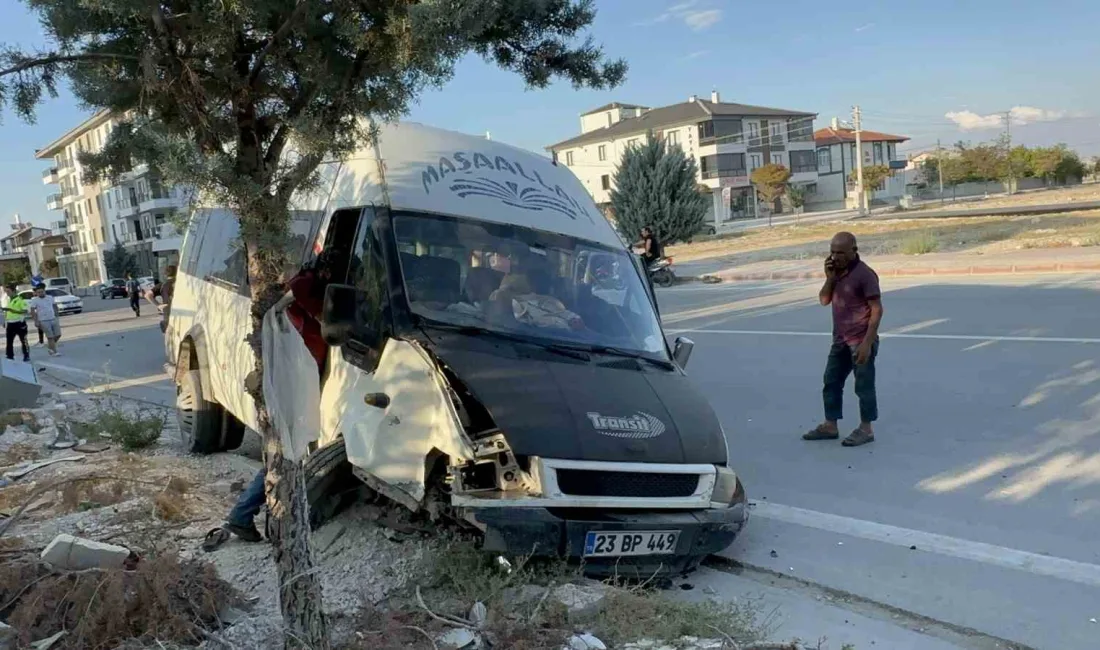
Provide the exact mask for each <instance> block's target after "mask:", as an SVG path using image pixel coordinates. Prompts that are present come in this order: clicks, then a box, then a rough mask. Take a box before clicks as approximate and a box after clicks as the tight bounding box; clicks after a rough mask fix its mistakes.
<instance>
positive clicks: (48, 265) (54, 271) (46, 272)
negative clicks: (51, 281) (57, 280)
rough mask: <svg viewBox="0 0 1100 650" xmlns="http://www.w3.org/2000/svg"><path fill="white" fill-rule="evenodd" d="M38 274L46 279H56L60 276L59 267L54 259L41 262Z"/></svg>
mask: <svg viewBox="0 0 1100 650" xmlns="http://www.w3.org/2000/svg"><path fill="white" fill-rule="evenodd" d="M38 274H39V275H41V276H42V277H46V278H50V277H56V276H58V275H60V274H61V265H60V264H58V263H57V260H55V259H48V260H43V261H42V263H41V264H39V265H38Z"/></svg>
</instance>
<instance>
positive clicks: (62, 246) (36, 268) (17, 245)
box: [0, 215, 69, 273]
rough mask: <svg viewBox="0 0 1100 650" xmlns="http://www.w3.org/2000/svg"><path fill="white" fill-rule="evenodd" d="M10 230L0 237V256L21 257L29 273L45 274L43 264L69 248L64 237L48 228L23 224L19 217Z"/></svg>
mask: <svg viewBox="0 0 1100 650" xmlns="http://www.w3.org/2000/svg"><path fill="white" fill-rule="evenodd" d="M11 230H12V232H11V234H8V235H5V236H4V237H0V255H4V256H9V257H10V258H11V259H13V260H14V259H15V258H16V257H17V256H22V257H23V259H24V260H25V261H26V263H27V267H28V268H30V270H31V273H45V271H44V270H43V268H42V265H43V263H44V262H46V261H48V260H54V259H57V256H58V255H59V254H63V253H64V252H65V250H66V249H67V248H68V246H69V242H68V240H67V239H66V238H65V237H61V236H58V235H55V234H53V232H52V231H51V230H50V229H49V228H40V227H38V226H32V225H30V224H28V223H24V222H23V221H22V220H21V219H20V218H19V215H15V221H14V223H12V224H11Z"/></svg>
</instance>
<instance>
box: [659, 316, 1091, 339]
mask: <svg viewBox="0 0 1100 650" xmlns="http://www.w3.org/2000/svg"><path fill="white" fill-rule="evenodd" d="M673 316H675V314H669V315H668V317H669V318H671V317H673ZM667 331H668V333H669V334H739V335H748V336H818V337H823V336H832V333H831V332H797V331H787V330H716V329H670V330H667ZM879 336H880V337H882V338H884V339H928V340H933V341H1005V342H1017V343H1100V338H1088V337H1083V336H1082V337H1077V336H997V335H993V334H900V333H888V332H883V333H881V334H879Z"/></svg>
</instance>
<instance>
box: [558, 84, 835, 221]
mask: <svg viewBox="0 0 1100 650" xmlns="http://www.w3.org/2000/svg"><path fill="white" fill-rule="evenodd" d="M815 117H816V114H814V113H806V112H802V111H791V110H785V109H780V108H767V107H763V106H750V105H747V104H735V103H729V102H723V101H721V98H720V97H719V94H718V93H717V92H713V93H711V96H710V100H709V101H708V100H706V99H700V98H699V97H697V96H694V95H693V96H691V97H689V98H688V100H687V101H686V102H684V103H680V104H673V105H671V106H664V107H662V108H647V107H645V106H638V105H634V104H621V103H618V102H615V103H611V104H608V105H606V106H601V107H599V108H597V109H594V110H591V111H589V112H587V113H585V114H584V115H581V134H580V135H579V136H577V137H574V138H570V139H569V140H565V141H564V142H559V143H557V144H553V145H550V146H549V147H547V150H548V151H549V152H550V153H551V155H552V156H553V158H554V160H556V161H557V162H558V163H559V164H564V165H565V166H567V167H569V168H570V169H571V170H572V171H573V173H574V174H576V175H577V177H578V178H579V179H580V180H581V182H582V183H584V186H585V187H586V188H587V189H588V191H589V192H590V193H591V194H592V196H593V198H594V199H595V200H596V203H597V204H600V206H601V207H606V205H607V204H609V202H610V200H611V199H610V190H611V188H612V186H613V183H614V177H615V169H616V167H617V166H618V163H619V160H620V159H621V158H622V155H623V152H624V151H625V150H626V149H627V148H628V147H630V146H632V145H635V144H642V143H645V142H648V140H649V138H651V137H652V138H662V139H664V140H665V142H667V143H668V144H669V145H672V146H678V147H681V148H682V149H683V150H684V151H685V152H686V153H687V154H688V155H689V156H692V157H693V158H694V159H695V162H696V167H697V168H698V181H699V184H700V185H701V186H702V187H705V188H706V190H707V191H708V192H709V193H710V194H711V206H710V209H709V211H708V215H707V219H708V220H709V221H713V222H714V223H715V224H718V223H721V222H723V221H728V220H730V219H738V218H751V217H754V216H756V205H755V202H754V201H753V200H752V197H753V191H752V187H751V183H750V182H749V177H750V174H752V171H753V170H754V169H756V168H757V167H761V166H763V165H766V164H769V163H776V164H780V165H783V166H784V167H787V168H788V169H790V170H791V172H792V175H791V180H790V182H791V183H792V184H797V185H806V186H809V189H810V190H811V191H812V190H813V186H814V184H815V183H816V182H817V161H816V154H815V145H814V139H813V121H814V118H815ZM773 210H781V206H778V205H777V206H774V207H773Z"/></svg>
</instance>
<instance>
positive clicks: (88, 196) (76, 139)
mask: <svg viewBox="0 0 1100 650" xmlns="http://www.w3.org/2000/svg"><path fill="white" fill-rule="evenodd" d="M120 122H121V119H119V117H118V116H116V115H112V114H111V113H109V112H107V111H100V112H98V113H96V114H95V115H93V116H91V117H90V118H88V119H87V120H85V121H84V122H82V123H81V124H79V125H78V126H76V127H75V128H73V129H72V130H70V131H69V132H67V133H65V134H64V135H62V136H61V137H59V138H58V139H57V140H54V141H53V142H51V143H50V144H48V145H46V146H45V147H43V148H42V149H39V150H37V151H35V158H37V159H39V160H47V161H50V162H51V166H50V167H49V168H48V169H46V170H45V171H44V172H43V173H42V182H43V183H44V184H46V185H56V186H57V187H58V191H57V192H55V193H52V194H50V195H49V196H47V197H46V207H47V208H49V209H51V210H59V211H61V213H62V214H63V216H64V220H63V223H64V235H65V237H66V238H67V239H68V241H69V252H67V253H65V254H62V255H58V257H57V261H58V264H59V266H60V267H61V274H62V275H64V276H67V277H68V278H69V279H71V280H72V281H73V284H74V285H75V286H78V287H86V286H89V285H93V284H97V283H99V282H103V281H106V280H107V279H108V277H107V269H106V266H105V264H104V252H105V251H107V250H109V249H110V248H112V247H114V245H115V243H116V242H119V243H121V244H123V245H124V246H125V247H126V248H127V249H128V250H130V252H132V253H133V254H134V256H135V258H136V259H137V262H138V268H139V270H140V272H141V273H142V274H149V275H160V276H162V277H163V275H164V272H165V268H166V267H167V266H168V265H170V264H176V263H177V261H178V259H179V246H180V243H181V237H180V235H179V233H177V232H176V231H175V229H174V228H173V227H172V226H171V224H170V216H171V214H172V212H173V211H175V210H180V209H185V208H186V207H187V204H188V196H187V193H186V191H184V190H182V189H181V188H165V187H164V186H163V185H162V184H161V182H160V180H159V179H158V178H156V176H155V175H154V174H152V173H151V172H150V170H149V169H148V166H146V165H135V166H134V167H133V168H132V169H130V170H128V171H126V172H125V173H123V174H121V175H120V177H119V179H118V180H117V181H116V182H115V183H114V184H108V183H85V182H84V178H83V173H84V170H83V168H82V166H81V164H80V160H79V154H80V153H81V152H93V153H94V152H98V151H100V150H101V149H102V148H103V145H104V144H106V142H107V138H108V137H109V136H110V134H111V131H112V130H114V129H115V128H116V127H117V126H118V124H119V123H120ZM57 230H58V229H56V228H55V230H54V232H55V233H56V232H57Z"/></svg>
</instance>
